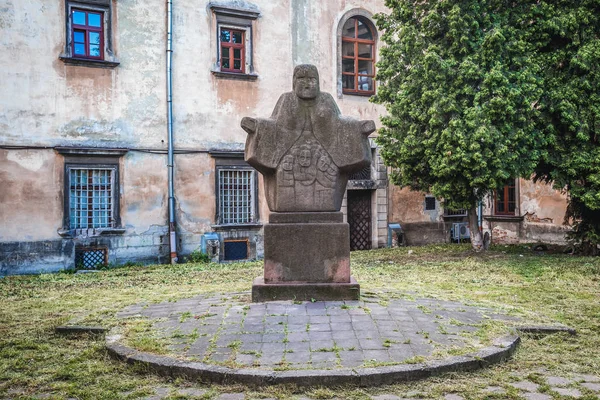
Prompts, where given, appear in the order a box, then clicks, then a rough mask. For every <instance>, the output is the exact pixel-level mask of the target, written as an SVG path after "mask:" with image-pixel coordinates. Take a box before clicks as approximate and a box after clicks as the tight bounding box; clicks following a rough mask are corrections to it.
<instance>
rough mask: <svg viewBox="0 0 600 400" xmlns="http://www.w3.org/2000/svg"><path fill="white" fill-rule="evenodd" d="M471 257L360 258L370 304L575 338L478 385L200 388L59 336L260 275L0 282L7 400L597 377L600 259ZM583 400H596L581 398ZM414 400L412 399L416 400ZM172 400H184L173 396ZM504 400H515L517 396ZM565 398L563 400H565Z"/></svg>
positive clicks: (455, 388)
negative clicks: (445, 303) (512, 321)
mask: <svg viewBox="0 0 600 400" xmlns="http://www.w3.org/2000/svg"><path fill="white" fill-rule="evenodd" d="M469 248H470V245H438V246H427V247H414V248H399V249H381V250H372V251H363V252H355V253H353V254H352V271H353V275H354V276H355V277H356V279H357V280H358V281H359V283H360V284H361V289H362V291H363V293H368V292H376V293H380V294H381V295H384V293H385V292H386V291H397V292H402V293H410V294H411V295H414V296H418V297H435V298H440V299H446V300H458V301H463V302H474V303H477V304H481V305H487V306H493V307H501V308H502V309H503V311H505V312H508V313H511V314H515V315H519V316H521V317H524V318H525V319H526V320H527V321H530V322H532V323H562V324H565V325H568V326H570V327H573V328H576V329H577V331H578V335H576V336H569V335H566V334H556V335H548V336H545V337H533V336H524V337H523V343H522V345H521V348H520V349H519V351H518V352H517V354H516V355H515V357H514V358H513V359H512V360H511V361H509V362H507V363H504V364H500V365H496V366H493V367H491V368H488V369H484V370H481V371H478V372H475V373H464V374H448V375H445V376H443V377H438V378H434V379H429V380H426V381H421V382H414V383H409V384H402V385H394V386H387V387H381V388H339V389H325V388H312V389H298V388H295V387H269V388H263V389H257V388H243V387H239V386H238V387H224V386H215V385H201V384H199V383H195V382H188V381H184V380H175V381H169V380H167V379H164V378H161V377H157V376H154V375H151V374H146V373H145V372H144V371H142V370H139V369H137V368H135V367H132V366H126V365H123V364H122V363H120V362H117V361H115V360H113V359H111V358H110V357H109V356H108V355H107V353H106V351H105V349H104V340H103V338H98V337H93V336H76V337H65V336H61V335H57V334H55V333H54V328H55V327H56V326H58V325H63V324H65V323H67V322H69V321H74V320H75V321H78V322H79V323H81V324H86V325H102V326H106V327H112V326H114V325H115V324H117V323H119V322H118V321H117V320H116V319H115V318H114V314H115V313H116V312H117V311H119V310H121V309H122V308H123V307H125V306H127V305H130V304H134V303H139V302H149V303H154V302H161V301H169V300H177V299H181V298H186V297H192V296H194V295H197V294H202V293H215V292H240V291H249V290H250V287H251V284H252V280H253V278H254V277H256V276H258V275H260V274H261V273H262V265H261V263H258V262H256V263H234V264H182V265H175V266H171V265H158V266H149V267H127V268H116V269H112V270H107V271H101V272H98V273H89V274H68V273H60V274H48V275H40V276H12V277H5V278H0V398H17V399H20V398H23V399H25V398H36V396H40V395H42V394H45V395H47V396H48V397H47V398H57V399H62V398H78V399H134V398H140V397H145V396H149V395H151V394H153V393H154V389H155V388H156V387H166V388H175V387H178V388H181V387H184V386H193V387H196V388H204V389H207V392H206V393H205V394H204V397H205V398H213V397H216V396H217V395H218V394H220V393H225V392H246V393H247V394H248V395H249V396H250V397H251V398H261V397H274V398H282V399H284V398H290V397H292V396H295V395H297V396H310V397H312V398H333V397H335V396H337V397H339V398H345V399H367V398H369V396H370V395H375V394H378V393H396V394H398V395H402V394H406V393H407V392H412V395H413V397H419V396H420V397H423V398H440V396H442V394H443V393H450V392H454V393H460V394H461V395H462V396H464V397H465V398H473V399H478V398H485V395H484V394H483V393H482V391H481V390H482V389H483V388H484V387H487V386H504V387H507V385H508V383H510V382H512V381H515V380H518V379H522V378H526V377H527V378H529V379H530V380H532V381H534V382H535V380H536V376H537V375H538V373H539V371H540V368H545V369H547V370H549V371H551V372H552V373H553V374H556V375H561V376H569V375H570V374H573V373H588V374H589V373H592V374H598V373H599V372H598V371H600V257H596V258H586V257H577V256H571V255H564V254H560V253H559V254H548V253H543V254H538V253H535V252H533V251H532V250H531V249H529V248H527V247H525V246H509V247H506V246H497V247H493V248H492V249H491V250H490V251H488V252H486V253H485V254H474V253H472V252H471V251H470V250H469ZM584 395H585V396H586V397H585V398H590V399H591V398H595V397H593V396H592V394H591V392H590V393H584ZM407 397H408V396H407ZM171 398H185V397H182V396H181V395H173V396H172V397H171ZM488 398H494V397H493V396H492V397H488ZM495 398H515V399H516V398H518V396H517V394H516V391H514V390H511V389H510V388H508V387H507V393H504V394H502V395H500V396H499V397H495ZM556 398H560V397H556Z"/></svg>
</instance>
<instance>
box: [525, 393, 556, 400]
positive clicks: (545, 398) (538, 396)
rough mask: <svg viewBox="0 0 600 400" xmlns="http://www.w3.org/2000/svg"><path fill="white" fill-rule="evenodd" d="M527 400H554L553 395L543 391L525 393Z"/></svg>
mask: <svg viewBox="0 0 600 400" xmlns="http://www.w3.org/2000/svg"><path fill="white" fill-rule="evenodd" d="M522 396H523V397H524V398H525V399H527V400H552V396H549V395H547V394H543V393H537V392H535V393H524V394H523V395H522Z"/></svg>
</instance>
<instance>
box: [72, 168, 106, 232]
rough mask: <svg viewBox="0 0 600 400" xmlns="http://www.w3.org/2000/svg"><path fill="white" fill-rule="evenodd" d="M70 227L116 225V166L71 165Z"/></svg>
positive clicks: (84, 227) (82, 227) (95, 227)
mask: <svg viewBox="0 0 600 400" xmlns="http://www.w3.org/2000/svg"><path fill="white" fill-rule="evenodd" d="M67 171H68V179H69V228H70V229H91V228H93V229H97V228H114V227H115V218H114V208H113V206H114V203H115V202H114V197H115V195H114V181H115V168H114V167H112V168H93V169H92V168H85V167H79V166H69V167H68V168H67Z"/></svg>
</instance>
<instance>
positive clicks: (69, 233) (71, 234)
mask: <svg viewBox="0 0 600 400" xmlns="http://www.w3.org/2000/svg"><path fill="white" fill-rule="evenodd" d="M125 231H126V229H125V228H98V229H94V228H91V229H65V228H62V229H59V230H58V234H59V235H60V236H62V237H64V238H75V237H80V236H88V237H89V236H101V235H122V234H124V233H125ZM84 232H85V234H84Z"/></svg>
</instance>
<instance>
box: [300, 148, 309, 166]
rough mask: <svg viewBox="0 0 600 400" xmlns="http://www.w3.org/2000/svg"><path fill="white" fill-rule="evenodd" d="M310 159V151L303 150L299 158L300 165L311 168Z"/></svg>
mask: <svg viewBox="0 0 600 400" xmlns="http://www.w3.org/2000/svg"><path fill="white" fill-rule="evenodd" d="M310 159H311V155H310V150H302V151H301V152H300V155H299V156H298V164H300V165H301V166H302V167H309V166H310Z"/></svg>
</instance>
